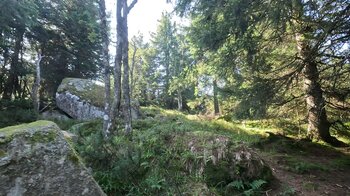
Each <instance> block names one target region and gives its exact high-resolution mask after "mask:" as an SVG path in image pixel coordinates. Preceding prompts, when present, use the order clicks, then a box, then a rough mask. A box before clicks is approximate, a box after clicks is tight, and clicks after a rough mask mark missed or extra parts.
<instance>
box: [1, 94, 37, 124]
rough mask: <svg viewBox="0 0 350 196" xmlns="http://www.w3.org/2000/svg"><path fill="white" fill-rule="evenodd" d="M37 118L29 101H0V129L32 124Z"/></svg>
mask: <svg viewBox="0 0 350 196" xmlns="http://www.w3.org/2000/svg"><path fill="white" fill-rule="evenodd" d="M37 118H38V115H37V113H36V112H35V110H34V109H33V105H32V102H31V101H30V100H14V101H8V100H0V128H2V127H7V126H12V125H17V124H22V123H29V122H33V121H35V120H37Z"/></svg>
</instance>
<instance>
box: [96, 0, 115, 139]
mask: <svg viewBox="0 0 350 196" xmlns="http://www.w3.org/2000/svg"><path fill="white" fill-rule="evenodd" d="M99 11H100V19H101V24H100V25H101V33H102V47H103V49H102V50H103V54H102V55H103V56H102V63H103V67H104V82H105V95H104V97H105V102H104V115H103V130H102V134H103V137H104V139H105V140H107V139H109V137H110V133H111V127H112V124H111V123H112V122H111V121H112V120H113V119H112V118H111V82H110V70H109V53H108V46H109V38H108V26H107V15H106V3H105V0H100V1H99Z"/></svg>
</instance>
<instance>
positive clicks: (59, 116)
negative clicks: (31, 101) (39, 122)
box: [41, 110, 69, 120]
mask: <svg viewBox="0 0 350 196" xmlns="http://www.w3.org/2000/svg"><path fill="white" fill-rule="evenodd" d="M41 117H42V118H43V119H45V120H52V119H55V120H68V119H69V117H68V116H67V115H65V114H63V112H59V111H57V110H48V111H45V112H43V113H41Z"/></svg>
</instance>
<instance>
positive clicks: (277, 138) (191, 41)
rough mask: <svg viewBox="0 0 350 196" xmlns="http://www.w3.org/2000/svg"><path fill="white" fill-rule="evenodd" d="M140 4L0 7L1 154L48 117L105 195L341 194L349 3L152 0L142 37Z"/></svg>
mask: <svg viewBox="0 0 350 196" xmlns="http://www.w3.org/2000/svg"><path fill="white" fill-rule="evenodd" d="M140 1H144V0H129V1H128V0H116V1H115V2H114V3H115V4H114V5H115V7H114V8H112V9H114V10H115V12H113V13H114V14H115V16H112V15H111V13H109V12H108V10H107V9H106V5H108V4H106V2H105V0H51V1H48V0H0V10H1V11H0V109H1V110H0V147H1V146H2V145H3V146H5V145H6V144H5V143H3V142H2V132H1V130H2V129H1V128H5V127H8V126H15V125H20V124H24V123H31V122H34V121H37V120H49V121H53V122H55V123H56V124H57V125H58V126H59V128H60V129H61V130H65V131H67V132H68V133H69V134H72V135H73V136H74V138H75V139H74V140H73V141H72V146H74V150H75V151H76V153H77V154H78V155H79V160H81V162H82V163H83V164H85V165H86V167H88V168H90V169H91V173H92V176H93V177H94V179H95V180H96V181H97V183H98V184H99V186H100V187H101V188H102V190H103V192H104V193H106V194H107V195H350V179H349V178H348V176H349V175H350V147H349V145H350V1H349V0H158V1H166V2H167V3H168V4H171V5H172V6H173V10H172V11H171V12H166V11H164V12H163V13H162V15H161V18H159V20H158V22H157V29H156V31H155V32H152V33H150V35H149V37H150V39H147V37H148V35H144V34H142V33H141V32H140V33H139V34H138V35H133V36H130V35H129V32H128V23H130V21H128V15H129V14H130V13H131V12H133V11H134V10H133V9H134V8H135V7H137V6H138V4H139V3H140ZM155 6H156V5H155ZM178 18H183V19H185V20H186V21H187V22H179V20H177V19H178ZM111 20H116V25H115V26H112V25H111V24H114V23H112V22H111ZM114 37H115V39H114ZM1 152H2V150H1V149H0V159H1V157H2V155H1ZM237 157H238V158H237ZM0 162H1V161H0ZM1 167H2V165H1V164H0V169H1ZM0 179H1V178H0ZM0 181H1V180H0ZM0 187H1V183H0ZM0 195H2V193H1V191H0Z"/></svg>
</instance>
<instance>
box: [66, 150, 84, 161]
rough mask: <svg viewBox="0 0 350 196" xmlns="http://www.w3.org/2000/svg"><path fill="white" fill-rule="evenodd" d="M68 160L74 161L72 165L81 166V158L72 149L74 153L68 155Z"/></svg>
mask: <svg viewBox="0 0 350 196" xmlns="http://www.w3.org/2000/svg"><path fill="white" fill-rule="evenodd" d="M67 159H68V160H70V161H72V163H73V164H75V165H79V164H81V160H80V158H79V156H78V155H77V153H76V152H75V151H74V149H72V151H71V152H70V153H68V155H67Z"/></svg>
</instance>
